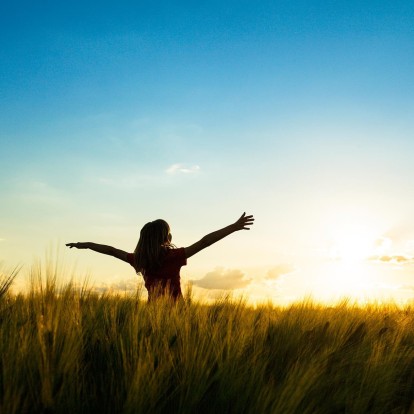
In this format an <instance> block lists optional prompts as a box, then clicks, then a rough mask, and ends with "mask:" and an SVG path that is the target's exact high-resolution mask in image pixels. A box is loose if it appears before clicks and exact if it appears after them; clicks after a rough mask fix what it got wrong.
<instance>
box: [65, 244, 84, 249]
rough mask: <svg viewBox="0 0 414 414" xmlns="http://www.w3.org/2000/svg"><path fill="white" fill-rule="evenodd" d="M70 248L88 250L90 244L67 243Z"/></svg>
mask: <svg viewBox="0 0 414 414" xmlns="http://www.w3.org/2000/svg"><path fill="white" fill-rule="evenodd" d="M66 246H68V247H69V248H72V247H76V248H77V249H87V248H88V243H83V242H77V243H66Z"/></svg>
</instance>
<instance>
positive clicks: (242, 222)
mask: <svg viewBox="0 0 414 414" xmlns="http://www.w3.org/2000/svg"><path fill="white" fill-rule="evenodd" d="M253 222H254V218H253V215H250V216H246V213H243V214H242V215H241V217H240V218H239V219H238V220H237V221H236V222H235V223H234V224H233V227H234V231H238V230H250V226H252V225H253Z"/></svg>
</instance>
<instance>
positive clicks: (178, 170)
mask: <svg viewBox="0 0 414 414" xmlns="http://www.w3.org/2000/svg"><path fill="white" fill-rule="evenodd" d="M200 169H201V168H200V166H199V165H192V166H188V165H185V164H173V165H171V166H169V167H168V168H167V169H166V170H165V172H166V173H167V174H196V173H198V172H199V171H200Z"/></svg>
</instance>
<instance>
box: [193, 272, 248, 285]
mask: <svg viewBox="0 0 414 414" xmlns="http://www.w3.org/2000/svg"><path fill="white" fill-rule="evenodd" d="M190 282H191V283H192V284H193V285H194V286H198V287H202V288H204V289H220V290H234V289H241V288H244V287H246V286H247V285H249V284H250V282H251V279H246V278H245V275H244V273H243V272H242V271H241V270H238V269H228V270H225V269H223V268H216V269H215V270H213V271H212V272H209V273H207V274H206V275H205V276H204V277H203V278H201V279H198V280H191V281H190Z"/></svg>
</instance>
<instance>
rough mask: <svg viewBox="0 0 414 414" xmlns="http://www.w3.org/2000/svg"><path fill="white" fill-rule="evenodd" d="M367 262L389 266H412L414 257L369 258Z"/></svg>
mask: <svg viewBox="0 0 414 414" xmlns="http://www.w3.org/2000/svg"><path fill="white" fill-rule="evenodd" d="M369 260H372V261H375V262H380V263H390V264H414V257H411V256H403V255H382V256H371V257H370V258H369Z"/></svg>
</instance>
